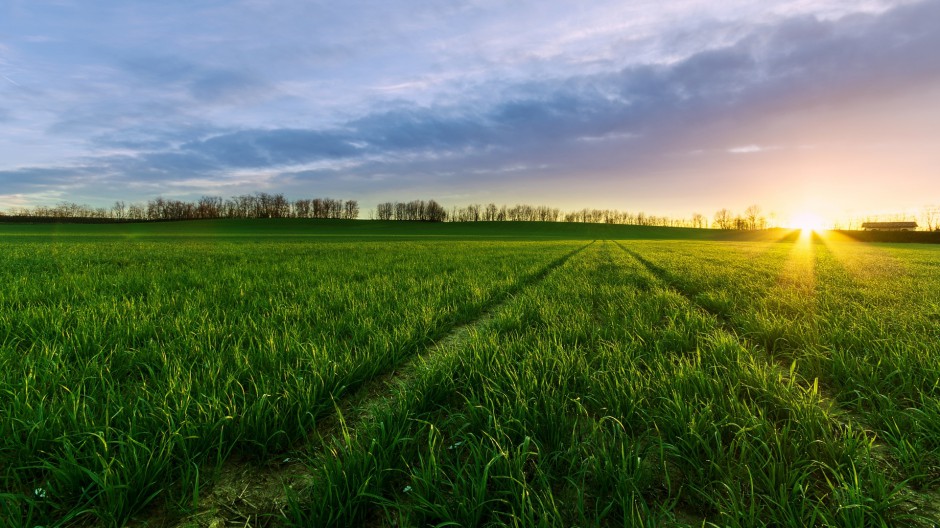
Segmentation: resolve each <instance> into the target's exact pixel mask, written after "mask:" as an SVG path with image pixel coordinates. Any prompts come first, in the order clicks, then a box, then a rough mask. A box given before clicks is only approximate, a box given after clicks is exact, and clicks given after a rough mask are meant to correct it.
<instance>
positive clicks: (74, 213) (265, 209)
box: [11, 193, 359, 221]
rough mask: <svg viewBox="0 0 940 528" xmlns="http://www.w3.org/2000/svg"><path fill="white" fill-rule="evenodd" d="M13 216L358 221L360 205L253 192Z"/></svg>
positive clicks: (40, 209)
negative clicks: (230, 195) (191, 199)
mask: <svg viewBox="0 0 940 528" xmlns="http://www.w3.org/2000/svg"><path fill="white" fill-rule="evenodd" d="M11 215H12V216H18V217H27V218H52V219H57V218H58V219H67V218H76V219H102V220H127V221H148V220H149V221H157V220H203V219H212V218H340V219H347V220H349V219H355V218H359V202H358V201H356V200H334V199H332V198H302V199H298V200H288V199H287V198H285V197H284V195H283V194H269V193H255V194H243V195H240V196H233V197H231V198H228V199H223V198H221V197H219V196H203V197H202V198H199V199H198V200H196V201H191V202H190V201H185V200H174V199H169V198H163V197H158V198H153V199H151V200H148V201H147V202H144V203H131V204H128V203H125V202H123V201H117V202H115V203H114V205H113V206H111V207H110V208H106V207H91V206H88V205H81V204H76V203H72V202H63V203H60V204H58V205H55V206H36V207H33V208H18V209H14V210H13V211H11Z"/></svg>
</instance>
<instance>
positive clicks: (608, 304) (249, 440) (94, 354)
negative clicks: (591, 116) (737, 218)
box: [0, 233, 940, 526]
mask: <svg viewBox="0 0 940 528" xmlns="http://www.w3.org/2000/svg"><path fill="white" fill-rule="evenodd" d="M791 235H792V236H791ZM791 235H786V234H785V235H784V237H783V238H782V239H781V240H780V241H779V242H772V241H766V242H720V243H715V242H695V241H662V240H659V241H630V242H620V243H612V242H598V243H596V244H593V245H591V246H589V247H587V248H586V249H584V250H583V251H581V252H580V253H576V254H575V253H573V252H574V251H575V250H577V249H578V248H581V247H583V246H584V245H585V243H584V242H544V241H543V242H446V241H444V242H433V241H425V242H413V241H412V242H409V241H394V242H389V241H385V242H356V243H348V242H342V241H337V242H330V243H323V242H310V241H284V240H281V241H263V240H254V239H251V238H246V239H244V240H239V241H232V240H229V241H225V242H223V241H221V240H199V239H196V240H193V239H188V240H178V239H171V238H168V239H166V240H154V239H146V238H139V239H134V240H133V241H129V240H120V239H115V240H110V241H105V240H85V241H82V240H80V239H78V240H77V239H74V238H69V237H67V236H63V237H59V238H57V239H56V240H54V241H36V240H25V239H24V240H21V241H16V242H9V241H5V242H3V243H2V244H0V246H2V247H0V249H2V251H0V409H2V410H3V413H2V414H0V479H2V480H0V525H10V526H37V525H43V526H47V525H51V526H55V525H63V526H69V525H76V526H78V525H89V524H93V525H104V526H121V525H124V524H126V523H127V522H128V521H129V520H130V519H133V518H134V517H135V516H137V515H140V512H141V510H142V509H146V508H148V507H150V508H157V509H159V510H160V511H161V512H162V513H163V514H165V515H166V516H167V517H168V518H173V517H174V516H177V517H179V516H182V515H184V514H186V513H188V512H192V511H194V509H195V508H197V506H198V505H199V503H200V501H201V500H203V499H204V498H205V496H206V495H207V493H208V491H209V490H210V489H211V486H212V481H213V476H214V473H215V471H216V469H217V468H218V467H219V466H220V465H221V464H225V463H226V461H227V460H229V459H230V458H231V457H232V455H233V454H235V455H237V458H238V459H239V460H242V461H246V460H247V461H249V463H250V462H251V461H254V462H256V463H261V462H263V461H265V460H266V459H271V458H273V457H274V456H275V455H280V456H281V457H283V455H282V453H284V452H285V451H286V450H300V451H303V452H305V453H307V454H308V455H309V459H308V464H309V468H308V470H309V472H310V473H311V474H312V475H313V477H314V478H313V479H312V480H311V482H312V487H311V488H310V489H307V490H297V491H296V492H295V493H294V494H293V496H292V501H291V503H290V507H289V508H288V509H287V510H285V512H284V514H283V516H282V515H281V514H280V513H277V512H272V513H275V515H276V516H277V519H273V520H272V522H273V523H274V524H275V525H277V524H287V525H291V524H293V525H297V526H354V525H362V524H369V523H372V524H379V525H381V524H384V525H398V526H426V525H432V526H442V525H474V526H479V525H512V524H515V525H532V526H538V525H545V526H552V525H554V526H597V525H627V526H639V525H648V526H663V525H677V526H682V525H684V524H691V525H695V526H700V525H701V524H702V523H703V522H708V523H712V525H717V526H755V525H775V526H813V525H819V526H824V525H841V526H849V525H851V526H860V525H871V526H880V525H910V524H911V523H912V522H914V521H915V520H916V519H915V517H916V516H917V515H919V513H918V512H916V511H915V512H914V513H913V514H911V513H910V512H911V511H912V510H910V509H909V508H907V507H906V506H905V507H903V508H902V507H900V506H899V503H900V501H901V500H902V499H903V497H905V496H906V495H905V493H907V492H904V493H902V491H901V490H902V489H906V488H912V489H914V490H928V491H929V490H936V488H937V485H938V481H940V430H938V428H937V424H940V391H938V387H937V383H936V380H937V379H938V378H940V353H938V351H937V349H936V347H935V343H937V342H940V326H938V324H937V323H938V321H940V286H938V282H937V279H936V277H937V270H938V268H937V262H940V258H938V251H937V248H932V247H910V246H908V247H898V246H886V245H858V244H855V245H852V244H849V243H847V242H846V241H844V240H839V239H838V238H836V236H835V235H832V234H826V235H818V236H817V235H814V236H812V237H806V238H805V239H804V238H800V237H798V236H796V235H795V233H794V234H791ZM566 255H573V256H571V258H570V259H568V260H564V259H563V258H562V257H564V256H566ZM560 262H564V264H563V265H560V267H555V266H556V265H558V264H557V263H560ZM553 263H554V264H553ZM488 310H495V311H494V312H493V313H492V314H491V316H489V317H487V318H486V319H485V323H479V324H476V323H475V322H476V321H477V320H478V318H479V317H480V316H481V315H482V314H483V313H485V312H486V311H488ZM464 323H470V324H471V326H470V327H469V330H468V331H467V334H466V337H465V339H464V340H463V341H461V343H460V347H459V349H456V350H451V351H449V352H448V353H446V354H441V355H437V356H435V355H434V354H431V355H430V357H428V358H427V359H423V360H422V361H420V362H419V363H418V366H417V367H415V370H414V372H415V374H414V375H413V376H411V377H409V378H408V379H407V380H406V382H403V383H404V384H403V385H400V386H396V387H397V388H396V389H395V390H394V395H393V396H391V397H387V398H386V396H385V395H383V396H382V398H379V400H380V401H376V402H370V407H368V408H369V409H372V411H371V412H372V414H371V415H370V416H369V417H368V419H366V420H364V421H363V423H362V424H361V425H360V426H359V428H358V429H357V430H356V431H355V433H354V434H338V435H337V436H336V437H335V438H326V439H324V440H323V442H322V443H321V441H320V439H319V438H316V437H315V435H311V432H312V431H314V430H316V428H317V425H318V424H319V423H321V421H322V420H323V419H324V418H325V417H326V416H328V415H331V414H333V413H334V412H335V410H336V407H335V406H334V403H333V402H334V400H337V401H340V400H342V399H343V398H345V397H347V396H348V395H349V394H350V393H351V392H352V391H353V390H354V389H355V388H356V387H357V386H360V385H362V384H363V383H364V382H366V381H367V380H369V379H372V378H374V377H375V376H376V375H378V374H382V373H388V372H392V371H393V369H395V368H396V367H398V366H399V365H401V364H402V363H403V362H404V361H408V360H409V359H410V358H412V357H415V356H416V355H417V354H419V353H422V352H427V351H428V349H429V347H431V346H432V345H433V343H435V342H436V341H437V340H438V339H440V338H442V337H444V336H447V335H448V334H449V333H450V332H451V331H452V330H453V329H454V328H455V327H457V326H458V325H461V324H464ZM879 450H884V451H887V452H889V455H888V456H887V457H885V456H883V455H881V454H879V453H880V451H879ZM291 456H296V455H294V454H292V455H291ZM908 491H909V490H908Z"/></svg>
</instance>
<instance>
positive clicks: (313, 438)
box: [141, 240, 597, 528]
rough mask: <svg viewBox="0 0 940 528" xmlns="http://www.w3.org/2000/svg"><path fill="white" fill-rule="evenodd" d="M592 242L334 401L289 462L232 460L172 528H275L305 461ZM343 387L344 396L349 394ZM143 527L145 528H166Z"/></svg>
mask: <svg viewBox="0 0 940 528" xmlns="http://www.w3.org/2000/svg"><path fill="white" fill-rule="evenodd" d="M595 242H597V241H596V240H594V241H591V242H589V243H587V244H585V245H583V246H581V247H579V248H577V249H575V250H573V251H571V252H569V253H566V254H565V255H562V256H561V257H559V258H557V259H555V260H554V261H552V262H550V263H549V264H548V265H546V266H545V267H543V268H542V269H540V270H538V271H536V272H535V273H533V274H531V275H529V276H528V277H525V278H523V279H522V280H520V281H518V282H516V283H515V284H514V285H512V286H511V287H509V288H508V289H506V290H504V291H503V292H501V293H499V294H497V295H495V296H494V297H493V298H492V299H490V300H489V301H488V302H487V303H486V304H485V305H484V307H483V309H482V310H481V312H480V314H479V315H478V316H477V317H476V318H475V319H473V320H471V321H468V322H465V323H462V324H457V325H455V326H453V327H452V328H451V329H450V331H449V332H448V333H447V334H446V335H444V336H443V337H441V338H440V339H437V340H436V341H434V342H433V343H432V344H430V345H429V346H427V347H426V348H424V349H423V350H422V351H420V352H418V353H417V354H414V355H412V356H410V357H408V358H407V359H405V360H404V361H403V362H401V363H399V364H398V365H396V366H395V367H393V368H392V369H390V370H388V371H386V372H384V373H381V374H379V375H377V376H374V377H372V378H371V379H368V380H366V381H365V382H363V383H361V384H359V385H358V386H356V387H355V388H351V389H350V390H349V391H348V392H344V394H342V395H341V396H340V397H339V398H334V400H333V405H334V408H335V412H334V413H332V414H330V415H328V416H326V417H324V418H323V419H321V420H318V423H317V427H316V429H315V430H314V431H312V432H311V434H310V436H309V437H308V438H307V440H306V442H304V445H303V446H298V448H297V449H296V450H294V452H293V453H292V455H291V456H288V457H286V458H283V459H281V458H280V457H278V459H276V460H269V461H268V462H267V463H266V464H265V465H263V466H261V467H258V465H257V462H251V461H244V460H238V459H233V460H231V461H228V462H226V463H224V464H223V465H222V468H221V471H220V472H219V475H218V478H217V479H216V482H215V483H214V484H213V485H212V490H211V491H210V492H209V494H208V496H207V497H206V499H205V500H204V501H200V502H201V503H203V504H200V507H199V511H198V512H196V513H194V514H192V515H189V516H187V517H186V518H184V519H182V520H181V521H179V522H176V523H173V524H172V526H175V527H178V528H190V527H197V526H198V527H208V528H222V527H225V526H242V527H246V528H249V527H253V526H255V527H257V526H272V525H276V524H277V518H279V517H283V513H284V508H285V507H286V506H287V501H288V498H287V497H288V491H289V490H299V489H303V488H305V487H308V486H309V485H310V484H311V482H312V478H313V476H312V475H311V474H310V472H309V470H308V467H307V465H306V464H305V463H304V462H303V460H304V459H305V458H310V457H315V456H317V455H318V454H320V455H321V456H325V453H324V447H326V446H327V445H328V443H329V442H330V441H331V440H332V439H334V438H337V437H339V436H340V435H342V436H343V437H346V438H354V437H355V435H356V429H357V427H358V426H360V425H361V424H363V423H365V422H367V421H369V419H370V417H371V416H373V415H374V414H376V412H377V410H378V409H379V408H380V406H382V405H390V404H391V402H393V401H394V398H395V396H396V394H397V393H398V392H399V391H401V390H404V389H405V388H407V386H408V384H409V383H410V382H411V380H412V379H413V378H414V377H415V375H416V374H417V372H418V370H419V369H421V368H423V367H424V366H425V365H426V364H427V361H428V360H430V359H431V358H441V359H445V358H447V357H449V356H451V355H453V354H456V353H459V352H460V351H461V350H462V349H463V348H464V346H465V345H466V343H467V341H469V340H470V339H471V337H472V335H473V334H474V333H476V332H479V331H482V330H484V329H486V328H487V327H488V326H489V324H490V322H491V321H492V320H493V318H494V317H495V315H496V314H497V313H498V312H499V310H500V309H501V308H502V307H503V306H505V305H507V304H509V303H510V302H511V301H512V300H513V298H514V297H516V296H517V295H519V294H520V293H521V292H523V291H524V290H526V289H528V288H530V287H533V286H535V285H537V284H538V283H540V282H542V281H543V280H544V279H545V278H546V277H547V276H548V275H549V274H551V273H552V272H553V271H555V270H556V269H558V268H560V267H561V266H563V265H564V264H565V263H566V262H568V261H569V260H570V259H571V258H573V257H575V256H576V255H578V254H580V253H581V252H583V251H584V250H585V249H587V248H588V247H590V246H591V245H592V244H594V243H595ZM345 389H346V388H345V387H344V388H343V390H344V391H345ZM166 525H167V524H159V523H157V524H153V523H151V522H146V521H145V522H144V523H142V524H141V526H166Z"/></svg>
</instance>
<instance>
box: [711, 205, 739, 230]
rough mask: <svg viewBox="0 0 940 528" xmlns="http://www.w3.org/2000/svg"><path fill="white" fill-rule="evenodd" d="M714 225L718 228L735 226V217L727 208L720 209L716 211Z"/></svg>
mask: <svg viewBox="0 0 940 528" xmlns="http://www.w3.org/2000/svg"><path fill="white" fill-rule="evenodd" d="M714 226H715V227H717V228H718V229H731V228H733V227H734V217H733V216H732V214H731V211H729V210H727V209H719V210H718V211H717V212H715V217H714Z"/></svg>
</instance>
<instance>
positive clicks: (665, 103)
mask: <svg viewBox="0 0 940 528" xmlns="http://www.w3.org/2000/svg"><path fill="white" fill-rule="evenodd" d="M936 20H940V2H937V1H927V2H920V3H914V4H908V5H902V6H900V7H896V8H894V9H891V10H887V11H884V12H880V13H871V14H855V15H849V16H843V17H841V18H832V19H828V18H827V19H822V18H818V17H813V16H807V15H799V16H794V17H790V18H786V19H783V20H774V21H773V22H767V21H761V22H758V23H755V24H752V25H751V26H750V27H749V28H748V29H747V30H744V31H738V32H737V33H735V35H736V37H735V38H734V39H732V40H730V41H728V42H721V43H720V44H719V45H715V46H712V47H709V48H706V49H701V50H699V51H697V52H694V53H689V54H686V55H684V56H681V57H677V58H674V60H668V61H647V62H646V63H640V64H628V65H625V66H623V67H620V68H617V69H613V70H608V71H601V72H598V71H593V70H592V71H590V72H582V73H570V69H567V68H566V69H565V72H568V73H566V74H564V75H557V76H549V75H543V76H536V77H532V78H529V79H524V80H515V81H510V80H505V79H486V80H484V81H481V82H480V83H476V84H468V85H466V86H463V87H462V89H463V90H464V91H462V92H457V93H455V95H454V96H453V97H450V98H447V99H443V100H441V99H439V100H436V101H432V102H429V103H427V104H417V103H414V102H408V101H401V100H393V101H385V100H382V101H378V102H376V103H374V104H373V106H372V107H370V108H369V109H364V110H360V109H356V110H357V113H358V115H353V116H352V117H347V118H346V119H342V120H338V121H337V122H334V123H331V124H328V125H321V126H307V127H305V126H302V125H293V124H292V125H291V126H280V127H279V126H269V127H262V126H257V125H255V126H239V127H232V126H222V125H219V124H213V123H211V122H210V121H208V120H206V121H198V122H197V126H192V125H191V123H189V122H187V123H185V124H184V125H180V124H176V123H175V122H174V121H173V120H172V119H167V120H165V121H161V120H160V119H159V117H158V118H156V120H157V122H159V123H160V126H158V127H156V128H157V129H158V132H157V133H155V134H149V133H147V132H145V131H143V129H144V128H146V127H142V126H140V125H139V124H137V125H135V126H133V127H119V128H117V129H116V130H117V131H115V130H111V131H109V132H108V133H106V134H101V135H99V136H97V144H98V145H102V146H106V145H110V146H111V147H114V148H123V149H127V150H129V153H125V154H122V155H118V156H98V157H89V158H88V159H84V160H81V163H82V166H81V167H80V168H77V169H74V170H73V169H69V168H67V167H64V168H61V169H21V170H8V171H5V172H0V181H4V182H5V183H6V181H10V182H12V181H14V180H19V181H23V180H25V181H28V182H33V183H35V184H36V185H38V186H42V185H54V184H57V183H64V182H73V183H74V182H77V181H81V180H82V179H83V178H87V177H88V174H89V171H88V169H87V167H88V166H89V165H92V166H94V165H97V166H98V167H100V168H101V169H102V171H101V172H103V173H104V174H106V175H108V176H106V177H107V178H110V179H111V180H112V181H116V182H125V183H126V182H131V181H135V180H139V181H141V182H146V183H147V184H154V185H156V184H159V183H160V182H164V183H168V182H178V181H183V180H186V181H199V179H200V178H201V179H202V180H205V179H206V178H216V179H217V180H218V181H220V182H225V181H226V178H227V176H226V175H227V174H231V173H232V172H236V171H249V172H250V171H256V173H257V174H262V173H264V174H265V178H266V179H265V180H264V181H266V182H268V184H272V183H271V182H274V183H277V182H280V183H281V184H283V185H285V186H289V185H297V182H302V181H308V180H315V181H317V182H318V183H319V184H321V185H325V186H327V185H328V186H333V187H335V188H347V189H350V190H359V191H364V190H366V189H377V188H378V189H389V190H391V189H394V188H396V186H398V187H397V188H409V187H410V186H415V187H419V186H420V185H422V184H425V185H441V186H443V185H445V184H448V185H451V187H452V188H453V187H457V186H462V187H472V186H475V185H481V182H483V181H500V180H503V181H504V180H506V178H507V176H506V175H507V174H512V175H513V179H514V181H516V182H525V181H543V179H544V178H546V177H550V175H555V176H557V177H560V176H561V175H564V174H569V175H570V174H572V173H581V172H591V171H597V172H605V171H606V172H612V171H615V170H619V171H620V172H619V174H624V173H625V172H626V171H627V169H621V168H622V167H628V169H629V171H633V173H636V174H639V173H641V172H642V171H643V169H644V168H646V167H650V166H653V165H655V164H658V163H663V159H664V158H665V154H666V153H669V152H670V151H672V150H677V145H680V144H682V143H683V142H690V141H692V140H691V139H689V138H693V139H695V140H696V141H700V142H702V143H705V144H704V145H701V146H699V147H696V148H699V149H714V150H717V151H722V150H724V151H727V152H729V153H732V154H745V153H754V152H762V151H765V150H768V149H769V148H770V147H766V146H762V145H765V143H764V142H763V140H762V139H759V138H750V137H747V130H748V129H749V128H752V127H753V125H752V124H753V123H758V122H760V121H762V120H763V119H766V118H768V117H770V116H774V115H780V114H786V113H788V112H794V111H803V110H805V109H807V108H812V107H813V106H814V105H832V104H838V103H839V102H840V101H841V100H843V99H845V98H859V97H862V98H864V97H878V96H881V95H884V94H889V93H895V92H900V91H904V90H907V89H909V88H910V87H911V86H912V85H917V84H921V83H926V82H932V81H935V80H938V79H940V54H938V53H937V52H936V50H937V49H940V31H936V22H935V21H936ZM625 45H626V44H625ZM121 69H122V71H123V72H125V73H126V74H127V75H129V76H131V77H132V78H133V79H135V86H137V87H144V89H146V90H148V92H153V93H155V94H161V93H162V94H163V95H159V96H155V100H156V101H158V102H159V104H158V105H157V106H155V107H147V108H146V111H145V107H139V108H137V109H136V110H135V111H136V112H137V113H131V112H130V110H128V109H122V110H121V111H120V115H121V116H124V117H125V118H126V117H127V116H128V115H136V116H140V118H141V119H143V116H145V115H146V112H147V111H159V110H155V109H158V108H162V109H164V111H165V112H166V113H167V114H169V115H171V116H175V115H184V116H187V115H186V112H188V111H189V110H190V109H191V108H202V106H201V105H204V104H206V103H214V102H229V103H231V102H233V101H238V100H239V99H240V98H246V97H247V98H254V97H260V98H264V97H267V95H259V94H261V93H262V92H264V91H265V90H267V89H268V88H269V87H270V86H272V84H271V83H270V82H268V81H266V80H264V79H263V78H261V77H260V76H259V75H256V74H254V73H252V72H250V71H248V70H244V71H242V70H239V69H234V68H220V67H209V66H205V65H202V64H199V63H197V62H196V61H189V60H184V59H181V58H178V57H172V56H158V57H154V56H138V57H136V58H132V59H125V60H124V61H123V62H122V63H121ZM371 86H375V84H371ZM389 86H393V87H394V86H395V85H394V84H392V85H389ZM174 102H177V103H180V104H182V107H183V109H182V110H180V109H178V108H177V109H174V106H173V103H174ZM189 105H192V106H189ZM90 109H93V107H89V108H88V110H90ZM78 117H79V118H80V120H88V121H93V120H94V117H93V116H92V115H91V114H90V113H88V112H86V113H83V114H80V115H79V116H78ZM187 117H188V116H187ZM0 119H2V114H0ZM116 121H117V118H115V119H114V122H116ZM717 128H720V129H721V130H723V131H724V132H722V133H723V134H726V135H729V134H731V132H728V131H729V130H730V131H733V134H734V136H735V137H726V136H715V135H714V134H713V133H712V131H713V130H715V129H717ZM123 130H127V131H129V132H130V133H128V134H123V133H121V131H123ZM601 139H603V140H601ZM729 144H730V145H739V146H736V147H731V148H728V147H727V145H729ZM680 150H682V151H688V150H692V149H691V148H686V149H680ZM319 162H322V163H324V167H321V168H317V169H312V170H298V169H297V168H296V167H297V166H300V165H304V164H315V163H319ZM339 162H343V163H339ZM507 167H509V168H512V167H517V168H518V167H522V169H518V170H515V169H514V170H512V171H509V170H507ZM271 174H274V176H273V177H272V176H270V175H271ZM278 175H280V176H278ZM621 177H622V176H621ZM4 178H6V180H4ZM238 181H239V182H243V180H238ZM259 181H260V180H259ZM241 184H242V183H239V185H241ZM23 187H28V185H24V186H23ZM441 188H443V187H441Z"/></svg>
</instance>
